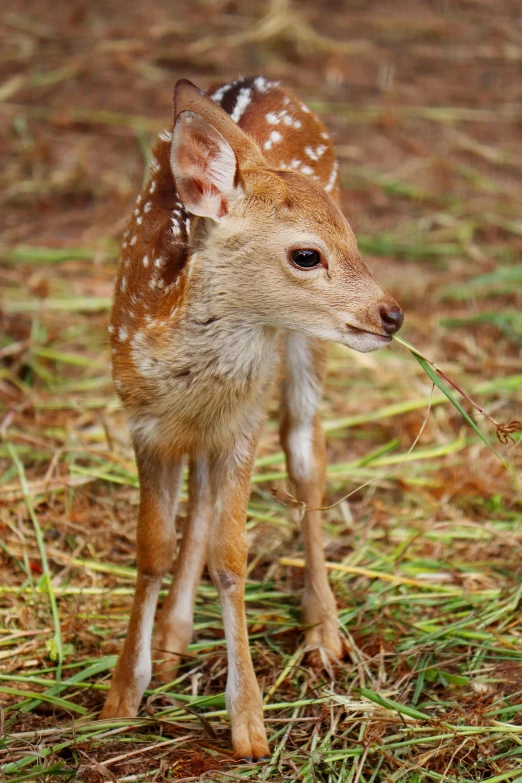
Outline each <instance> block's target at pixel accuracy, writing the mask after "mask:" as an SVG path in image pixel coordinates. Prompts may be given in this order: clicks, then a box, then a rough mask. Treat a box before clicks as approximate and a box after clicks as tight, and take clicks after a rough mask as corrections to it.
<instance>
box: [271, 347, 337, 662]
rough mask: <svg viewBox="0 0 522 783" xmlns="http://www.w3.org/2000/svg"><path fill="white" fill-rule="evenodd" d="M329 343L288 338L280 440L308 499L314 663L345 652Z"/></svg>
mask: <svg viewBox="0 0 522 783" xmlns="http://www.w3.org/2000/svg"><path fill="white" fill-rule="evenodd" d="M325 365H326V353H325V346H324V344H323V343H320V342H319V341H317V340H313V339H310V338H309V337H305V336H303V335H299V334H295V333H292V334H289V335H288V336H287V342H286V368H285V370H286V372H285V379H284V383H283V396H282V411H281V444H282V446H283V448H284V451H285V455H286V464H287V467H288V475H289V478H290V484H291V486H292V489H293V492H294V493H295V497H296V498H297V499H298V500H300V501H302V502H303V503H305V504H306V510H305V512H304V515H303V519H302V522H301V536H302V540H303V549H304V555H305V584H304V591H303V600H302V609H303V622H304V624H305V626H307V629H306V631H305V639H306V645H307V647H308V648H309V658H310V659H311V662H312V663H313V664H315V665H321V664H323V663H326V661H325V660H324V658H325V656H328V657H330V658H333V659H337V658H340V657H341V656H342V654H343V644H342V640H341V637H340V635H339V629H338V621H337V607H336V605H335V598H334V595H333V593H332V590H331V588H330V585H329V584H328V575H327V571H326V565H325V562H324V551H323V541H322V530H321V512H320V511H318V510H317V509H319V508H320V507H321V506H322V505H323V500H324V492H325V473H326V450H325V442H324V434H323V430H322V427H321V422H320V419H319V414H318V410H317V409H318V407H319V402H320V399H321V392H322V386H323V378H324V374H325Z"/></svg>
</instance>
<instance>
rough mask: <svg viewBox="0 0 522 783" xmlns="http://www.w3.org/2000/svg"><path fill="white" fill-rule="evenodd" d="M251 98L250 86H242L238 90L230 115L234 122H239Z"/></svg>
mask: <svg viewBox="0 0 522 783" xmlns="http://www.w3.org/2000/svg"><path fill="white" fill-rule="evenodd" d="M251 100H252V90H251V89H250V87H242V88H241V89H240V90H239V94H238V96H237V101H236V105H235V106H234V111H233V112H232V114H231V115H230V116H231V118H232V119H233V120H234V122H239V120H240V119H241V117H242V116H243V114H244V113H245V110H246V108H247V106H248V104H249V103H250V101H251Z"/></svg>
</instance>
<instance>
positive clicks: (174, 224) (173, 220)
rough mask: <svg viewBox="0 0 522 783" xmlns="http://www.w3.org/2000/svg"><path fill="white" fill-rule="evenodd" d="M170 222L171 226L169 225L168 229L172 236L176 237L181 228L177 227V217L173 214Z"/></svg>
mask: <svg viewBox="0 0 522 783" xmlns="http://www.w3.org/2000/svg"><path fill="white" fill-rule="evenodd" d="M170 222H171V224H172V227H171V229H170V231H171V233H172V236H174V237H177V236H179V235H180V234H181V228H180V227H179V222H178V219H177V218H176V217H174V216H173V217H172V218H171V219H170Z"/></svg>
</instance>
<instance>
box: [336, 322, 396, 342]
mask: <svg viewBox="0 0 522 783" xmlns="http://www.w3.org/2000/svg"><path fill="white" fill-rule="evenodd" d="M347 326H348V330H349V333H350V334H360V335H361V336H362V335H366V334H371V335H372V337H378V338H379V340H380V341H381V342H382V343H383V344H386V343H391V340H392V338H391V335H389V334H382V332H372V331H371V330H370V329H359V328H358V327H356V326H350V325H349V324H347Z"/></svg>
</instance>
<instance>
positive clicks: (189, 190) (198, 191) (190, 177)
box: [170, 111, 243, 221]
mask: <svg viewBox="0 0 522 783" xmlns="http://www.w3.org/2000/svg"><path fill="white" fill-rule="evenodd" d="M170 166H171V169H172V173H173V175H174V179H175V180H176V188H177V191H178V193H179V197H180V199H181V201H182V202H183V204H184V206H185V209H186V210H187V211H188V212H191V213H192V214H193V215H199V216H200V217H208V218H212V220H216V221H219V220H220V219H221V218H222V217H223V216H224V215H226V213H227V212H228V210H229V207H230V205H231V204H232V203H233V202H234V201H237V200H238V199H239V198H241V196H242V195H243V191H242V189H241V187H240V185H239V177H238V175H237V167H238V166H237V160H236V156H235V154H234V150H233V149H232V147H231V146H230V144H229V143H228V141H227V140H226V139H225V137H224V136H223V134H222V133H220V131H218V130H217V129H216V128H215V127H214V126H213V125H212V124H211V123H210V122H207V121H206V120H204V119H203V117H200V116H199V114H196V113H195V112H192V111H182V112H181V114H179V115H178V117H177V119H176V124H175V125H174V133H173V135H172V147H171V152H170Z"/></svg>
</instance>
